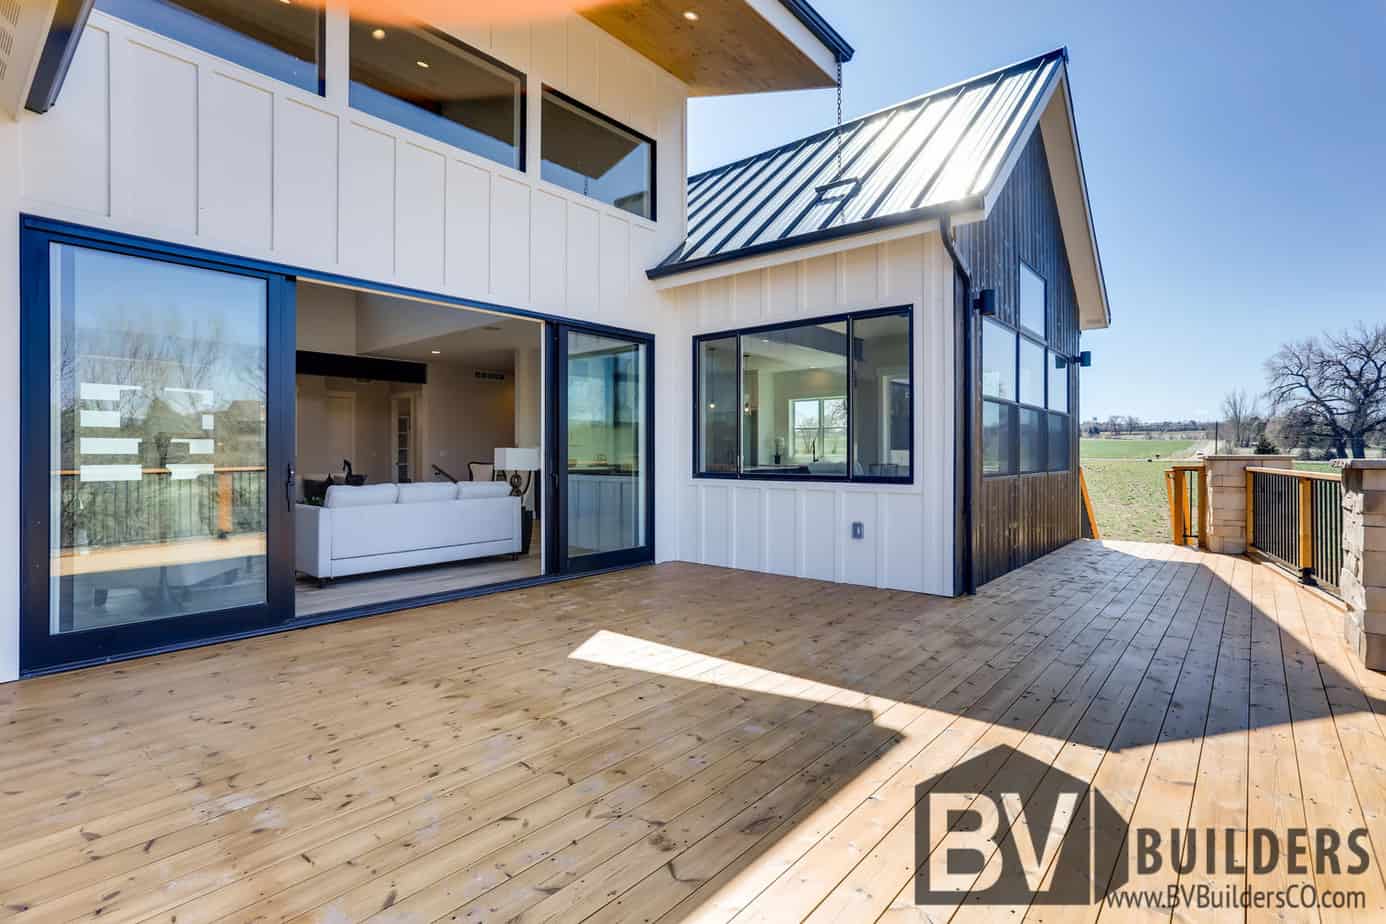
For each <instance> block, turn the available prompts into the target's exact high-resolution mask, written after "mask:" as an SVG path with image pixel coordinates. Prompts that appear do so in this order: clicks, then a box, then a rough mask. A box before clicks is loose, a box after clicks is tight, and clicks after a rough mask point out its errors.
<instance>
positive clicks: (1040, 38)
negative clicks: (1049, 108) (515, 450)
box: [689, 0, 1386, 419]
mask: <svg viewBox="0 0 1386 924" xmlns="http://www.w3.org/2000/svg"><path fill="white" fill-rule="evenodd" d="M815 6H816V8H817V9H818V10H819V12H821V13H822V14H823V15H824V16H825V17H826V18H827V19H828V20H829V21H830V22H832V23H833V25H834V26H835V27H837V29H838V31H840V32H841V33H842V34H843V35H844V36H845V37H846V39H847V40H848V41H849V42H850V43H851V44H852V45H853V46H854V47H855V48H856V49H857V57H856V60H854V61H853V62H852V63H851V64H849V65H847V73H846V78H845V81H844V82H845V86H846V91H845V97H846V101H845V114H846V116H847V118H851V117H852V116H854V115H860V114H863V113H866V112H870V111H872V110H875V109H879V108H881V107H884V106H888V105H890V104H892V103H895V102H898V101H900V100H903V99H906V98H908V97H910V96H914V95H916V94H918V93H921V92H923V91H925V90H928V89H931V88H933V87H937V86H942V85H944V84H947V83H952V82H953V81H956V80H959V79H962V78H964V77H967V76H969V75H971V74H975V73H980V72H982V71H986V70H990V69H992V68H994V67H998V66H1000V65H1003V64H1008V63H1010V62H1012V61H1015V60H1019V59H1022V58H1026V57H1030V56H1031V55H1034V54H1037V53H1040V52H1043V51H1046V50H1049V49H1051V48H1055V47H1057V46H1060V45H1067V46H1068V48H1069V53H1070V76H1071V79H1072V83H1073V96H1074V104H1075V106H1076V109H1077V119H1078V132H1079V136H1080V139H1081V142H1082V145H1083V156H1084V163H1085V165H1086V168H1087V176H1088V186H1089V191H1090V193H1091V196H1092V204H1093V212H1094V214H1095V216H1096V222H1097V234H1098V241H1099V244H1100V246H1101V248H1102V258H1103V265H1104V267H1105V270H1106V275H1107V287H1108V291H1109V293H1110V296H1111V302H1112V311H1113V315H1114V323H1113V327H1112V329H1111V330H1108V331H1099V332H1094V333H1090V334H1086V335H1085V336H1084V338H1083V348H1084V349H1088V350H1092V351H1093V355H1094V367H1093V368H1092V369H1091V370H1088V372H1087V374H1086V377H1085V379H1084V383H1083V409H1082V410H1083V415H1084V416H1085V417H1090V416H1094V415H1095V416H1098V417H1103V418H1105V417H1107V416H1109V415H1111V414H1134V415H1136V416H1139V417H1142V418H1146V419H1160V418H1167V417H1199V418H1211V417H1213V416H1215V415H1216V414H1217V412H1218V408H1219V406H1220V404H1221V399H1222V396H1223V394H1225V393H1226V392H1227V391H1229V390H1231V389H1232V388H1235V387H1245V388H1247V389H1248V390H1249V391H1255V392H1259V391H1261V390H1262V389H1263V388H1264V374H1263V372H1262V364H1263V362H1264V361H1265V359H1266V358H1267V357H1268V356H1270V355H1271V354H1272V353H1274V352H1275V350H1276V348H1277V347H1278V346H1279V344H1280V343H1282V342H1283V341H1286V340H1291V339H1299V338H1303V337H1307V336H1309V335H1311V334H1314V333H1317V332H1319V331H1321V330H1323V329H1325V328H1329V329H1340V328H1343V327H1347V326H1349V325H1351V324H1354V323H1356V322H1358V321H1378V322H1379V321H1383V320H1386V3H1384V2H1382V0H1341V2H1340V0H1333V2H1330V3H1323V4H1316V3H1294V4H1291V3H1284V2H1269V3H1245V2H1242V3H1231V2H1222V0H1204V2H1199V3H1185V2H1173V3H1158V4H1134V3H1112V2H1110V0H1107V2H1081V3H1054V2H1048V0H1044V2H1014V3H999V2H969V3H942V2H936V0H815ZM834 105H835V104H834V101H833V95H832V91H812V92H803V93H785V94H775V95H760V96H748V97H740V98H728V99H714V100H697V101H694V103H693V105H692V107H691V112H690V115H689V123H690V124H689V135H690V150H689V166H690V169H691V170H692V171H693V172H697V171H698V170H701V169H705V168H708V167H712V166H716V165H717V164H720V163H724V162H727V161H729V160H733V159H735V158H737V157H741V156H744V155H747V154H751V153H754V152H756V151H760V150H763V149H766V148H768V147H771V146H773V145H775V144H778V143H780V142H783V141H787V140H790V139H792V138H796V137H800V136H802V135H806V134H809V133H810V132H812V131H815V130H817V129H820V128H823V127H826V126H828V125H831V124H832V120H833V119H834V118H835V113H834Z"/></svg>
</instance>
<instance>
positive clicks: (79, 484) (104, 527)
mask: <svg viewBox="0 0 1386 924" xmlns="http://www.w3.org/2000/svg"><path fill="white" fill-rule="evenodd" d="M58 475H59V477H60V483H61V490H62V511H63V518H62V537H61V538H62V544H63V548H68V549H72V548H101V547H109V546H120V545H130V544H142V543H147V542H163V541H168V540H171V539H193V538H202V537H207V536H222V537H225V536H233V535H237V534H241V533H258V532H264V530H265V510H266V497H265V469H264V468H263V467H251V466H247V467H240V468H217V469H215V470H214V471H213V472H212V474H211V476H210V477H205V476H204V477H198V478H187V479H177V478H174V477H173V473H172V472H171V471H170V470H169V469H166V468H146V469H144V471H143V476H144V477H143V478H141V479H140V480H138V481H106V482H83V481H82V480H81V478H80V473H79V472H77V471H67V470H64V471H61V472H59V473H58Z"/></svg>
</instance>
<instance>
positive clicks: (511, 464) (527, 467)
mask: <svg viewBox="0 0 1386 924" xmlns="http://www.w3.org/2000/svg"><path fill="white" fill-rule="evenodd" d="M496 468H497V469H499V470H500V471H503V472H537V471H539V450H537V449H497V450H496Z"/></svg>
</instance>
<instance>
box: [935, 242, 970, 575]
mask: <svg viewBox="0 0 1386 924" xmlns="http://www.w3.org/2000/svg"><path fill="white" fill-rule="evenodd" d="M939 235H940V236H941V237H942V238H943V249H944V250H946V251H948V256H949V257H950V258H952V260H953V269H954V270H955V271H956V275H955V278H956V277H961V278H962V283H963V311H962V317H961V318H960V319H958V320H959V321H960V322H961V323H962V327H961V339H962V344H961V347H962V348H961V351H960V352H961V354H962V355H961V356H959V357H958V358H957V366H958V399H959V400H958V404H959V406H960V407H961V408H962V410H963V414H962V418H963V419H962V420H961V421H960V424H961V426H960V428H959V430H960V434H961V437H962V439H961V442H962V457H963V460H964V463H965V464H964V466H963V469H962V471H957V472H954V473H953V490H954V492H955V493H956V496H957V501H958V518H959V520H961V523H962V533H963V536H964V538H965V541H964V542H963V543H962V548H960V549H955V554H958V555H961V556H962V561H961V564H962V575H961V578H962V579H961V585H962V586H961V587H959V588H958V590H959V591H960V592H961V593H962V594H963V595H965V596H969V597H971V596H975V595H976V593H977V568H976V565H975V563H974V561H973V548H974V546H975V544H976V543H975V538H974V529H973V527H974V521H975V519H976V515H975V513H974V509H973V508H974V504H973V499H972V487H973V477H972V472H973V467H974V466H973V458H972V457H973V447H974V446H975V445H976V433H975V430H976V421H975V417H976V413H975V410H974V407H973V405H974V404H975V403H976V402H975V401H974V400H973V395H972V379H973V370H972V354H973V352H974V347H973V342H972V339H973V326H974V325H973V323H972V272H971V271H970V270H969V269H968V268H967V261H965V260H964V259H963V258H962V254H960V253H958V250H957V246H956V245H955V244H954V241H953V221H952V218H951V217H950V216H948V215H944V216H943V217H942V218H940V219H939Z"/></svg>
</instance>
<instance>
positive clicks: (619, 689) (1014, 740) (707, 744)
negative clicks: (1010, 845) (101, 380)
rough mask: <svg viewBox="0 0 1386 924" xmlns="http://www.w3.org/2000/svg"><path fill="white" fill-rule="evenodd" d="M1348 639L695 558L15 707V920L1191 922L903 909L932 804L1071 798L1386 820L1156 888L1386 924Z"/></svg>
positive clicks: (1130, 807)
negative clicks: (1354, 871) (1056, 794)
mask: <svg viewBox="0 0 1386 924" xmlns="http://www.w3.org/2000/svg"><path fill="white" fill-rule="evenodd" d="M1341 619H1342V616H1341V613H1338V612H1337V611H1335V610H1334V609H1333V608H1332V606H1331V605H1329V604H1327V603H1325V601H1324V600H1323V598H1321V597H1319V596H1317V595H1314V594H1311V593H1309V592H1306V591H1305V590H1304V589H1302V588H1300V587H1298V586H1297V585H1295V584H1294V583H1292V582H1290V581H1288V580H1286V579H1284V578H1283V577H1281V576H1280V575H1279V574H1278V573H1276V572H1274V571H1273V570H1272V569H1270V568H1269V567H1268V566H1264V565H1257V564H1253V563H1251V562H1248V561H1244V560H1240V559H1231V558H1219V557H1214V556H1210V555H1206V554H1204V553H1200V552H1197V551H1194V550H1189V549H1175V548H1174V547H1172V546H1155V545H1142V544H1139V543H1121V542H1111V543H1091V542H1084V543H1077V544H1075V545H1073V546H1070V547H1069V548H1066V549H1064V550H1061V551H1060V552H1058V553H1055V554H1054V555H1051V556H1049V557H1047V558H1045V559H1042V560H1040V561H1038V562H1036V563H1034V564H1032V565H1030V566H1029V567H1027V568H1024V569H1021V570H1020V571H1018V572H1014V573H1012V574H1010V575H1007V576H1006V577H1004V578H1002V579H1000V580H998V581H996V582H994V583H992V584H991V585H988V586H987V587H986V588H983V591H982V593H980V594H979V595H978V596H977V597H975V598H971V599H965V600H957V601H948V600H939V599H936V598H928V597H923V596H919V595H914V594H907V593H898V592H889V591H877V590H869V589H863V588H857V587H845V586H841V585H833V584H823V583H819V582H814V581H804V580H797V579H793V578H785V577H777V576H769V575H758V574H745V573H741V572H735V571H726V570H719V569H712V568H706V567H701V566H693V565H682V564H673V565H664V566H660V567H657V568H648V569H640V570H636V571H631V572H622V573H619V574H610V575H603V576H599V577H594V578H589V579H585V580H582V581H576V582H571V583H566V584H561V585H552V586H546V587H540V588H531V589H528V590H524V591H517V592H513V593H509V594H501V595H497V596H494V597H488V598H482V599H478V600H472V601H466V602H462V603H457V604H448V605H442V606H434V607H429V608H426V609H421V610H416V611H412V612H408V613H401V614H395V615H391V616H383V617H376V618H372V619H367V620H360V621H357V622H353V623H347V624H340V625H334V626H324V627H318V628H314V629H309V630H304V631H302V632H297V633H291V634H287V635H281V636H274V637H267V638H260V639H252V640H247V641H244V642H236V643H232V644H227V645H221V646H216V647H212V648H206V649H198V650H193V651H185V652H178V653H174V654H168V655H161V656H158V657H153V658H148V659H144V660H140V661H134V662H129V663H125V664H118V665H109V666H106V667H102V668H96V669H93V670H89V671H85V672H81V673H77V674H69V675H62V676H55V677H46V678H41V679H38V680H34V681H24V682H21V683H18V684H13V685H10V686H7V687H4V688H0V716H3V722H4V724H3V725H0V780H3V786H0V825H3V827H4V830H6V831H7V832H8V833H9V837H7V838H5V839H4V840H3V841H0V921H15V922H21V924H22V922H27V921H48V920H64V921H68V920H87V921H103V922H104V921H130V922H135V921H164V922H170V924H171V922H174V921H176V922H178V924H189V922H223V921H225V922H250V921H265V920H298V921H336V922H340V921H357V920H368V919H374V920H377V921H379V922H380V924H385V922H387V921H394V922H398V921H413V920H419V921H424V920H457V921H473V922H475V921H492V920H511V919H514V920H521V921H580V920H589V921H593V922H603V921H605V922H614V921H621V922H624V921H656V920H659V921H668V922H673V921H692V920H697V921H802V920H822V921H829V920H832V921H858V920H874V919H878V918H880V919H887V920H896V919H899V920H908V921H913V920H925V919H927V920H948V919H952V920H955V921H957V922H963V921H971V920H974V919H986V920H990V921H1001V920H1006V921H1014V920H1019V919H1020V918H1022V917H1025V918H1027V919H1029V920H1034V921H1043V922H1046V924H1054V922H1058V921H1083V922H1091V921H1094V920H1099V919H1100V920H1104V921H1105V920H1113V921H1115V920H1120V921H1123V922H1125V921H1128V920H1165V921H1168V920H1169V919H1170V915H1169V913H1168V911H1166V912H1164V913H1163V914H1160V913H1156V912H1146V913H1143V914H1142V913H1137V912H1135V911H1132V910H1130V909H1125V910H1122V911H1121V912H1117V911H1115V910H1113V909H1110V908H1106V907H1104V906H1102V905H1091V906H1083V907H1077V906H1075V907H1061V908H1055V907H1041V906H1035V907H1024V906H1010V907H1000V906H985V905H979V904H977V903H976V902H974V901H971V900H970V899H969V896H968V895H965V894H963V893H959V894H958V895H957V896H956V901H955V902H954V903H953V904H952V905H943V906H938V907H931V908H927V909H920V908H917V907H914V906H913V905H912V904H911V903H912V888H913V876H914V864H915V862H916V857H915V843H914V840H915V838H914V834H915V832H914V830H913V826H914V811H915V804H916V799H917V798H918V797H919V794H918V793H917V792H916V789H915V787H916V786H917V785H918V784H919V783H922V782H924V781H926V780H931V779H942V780H943V781H944V782H942V783H941V784H940V785H944V786H949V787H955V788H956V787H957V786H965V787H970V791H973V792H977V793H983V794H989V795H990V796H995V795H996V794H997V793H999V792H1002V791H1005V792H1015V793H1018V794H1019V795H1020V797H1021V798H1022V800H1023V801H1025V802H1026V803H1027V804H1028V802H1029V801H1031V800H1043V799H1044V798H1046V797H1047V794H1048V793H1049V791H1050V788H1051V787H1052V786H1053V785H1055V784H1054V781H1055V780H1056V779H1057V778H1058V777H1057V776H1056V774H1058V773H1059V772H1064V773H1067V774H1070V775H1072V776H1076V777H1078V778H1079V779H1081V780H1087V781H1090V782H1091V784H1092V785H1093V786H1094V787H1095V788H1096V789H1097V790H1098V791H1100V792H1101V793H1103V794H1104V796H1106V798H1107V799H1108V800H1109V801H1110V802H1111V804H1112V805H1113V807H1114V808H1115V809H1116V811H1117V815H1118V816H1119V817H1118V818H1116V819H1107V820H1106V821H1104V823H1103V825H1102V826H1099V827H1098V828H1097V829H1096V830H1095V832H1094V835H1095V837H1096V838H1097V839H1098V840H1099V842H1101V843H1102V844H1103V845H1105V847H1106V848H1107V849H1104V850H1102V851H1099V855H1100V856H1102V857H1105V858H1108V859H1110V858H1111V857H1112V856H1113V854H1112V852H1111V851H1112V849H1113V848H1115V847H1117V846H1121V845H1124V844H1125V840H1126V839H1127V838H1128V836H1129V827H1128V826H1154V827H1160V828H1169V827H1171V826H1176V825H1177V826H1181V827H1182V826H1186V825H1190V826H1194V827H1203V826H1214V827H1218V828H1231V829H1232V830H1233V831H1234V832H1236V833H1235V834H1234V838H1235V839H1236V840H1237V842H1238V844H1239V845H1240V846H1239V848H1238V849H1239V850H1241V851H1243V853H1244V852H1245V849H1246V842H1247V839H1248V836H1249V835H1248V832H1249V831H1250V830H1253V829H1255V828H1258V827H1261V828H1270V829H1272V830H1283V829H1286V828H1293V827H1303V826H1305V825H1308V826H1310V827H1318V826H1326V827H1333V828H1337V829H1342V830H1348V829H1351V828H1352V827H1355V826H1362V827H1365V828H1367V829H1368V831H1369V832H1370V839H1369V848H1370V850H1371V858H1372V863H1373V869H1372V870H1371V871H1370V875H1366V876H1353V875H1348V874H1346V873H1342V872H1338V871H1335V870H1333V869H1325V870H1320V871H1310V872H1309V873H1306V874H1304V875H1299V876H1296V875H1293V874H1288V873H1286V872H1284V871H1283V870H1280V869H1278V870H1275V871H1273V872H1271V873H1269V874H1258V873H1256V872H1254V871H1253V872H1250V873H1247V874H1233V875H1227V874H1226V873H1222V872H1214V873H1212V874H1209V873H1207V872H1206V871H1200V870H1195V871H1192V872H1190V873H1189V874H1188V875H1187V876H1185V877H1183V878H1182V880H1180V878H1179V877H1178V876H1177V874H1175V873H1173V872H1171V871H1169V870H1165V871H1164V872H1163V873H1162V874H1161V875H1159V876H1155V877H1145V878H1142V879H1141V880H1140V881H1139V885H1140V887H1142V888H1151V887H1155V888H1163V887H1165V886H1167V885H1169V884H1171V883H1174V882H1177V881H1182V882H1184V884H1186V885H1189V884H1199V883H1203V884H1206V885H1209V886H1212V887H1214V888H1218V887H1223V886H1228V885H1234V886H1241V885H1250V886H1253V887H1256V888H1281V887H1284V886H1286V885H1292V884H1302V883H1313V884H1314V885H1316V886H1317V887H1318V888H1320V889H1328V888H1342V889H1348V890H1354V889H1356V890H1365V892H1366V894H1367V902H1368V904H1367V907H1366V908H1365V909H1350V910H1336V909H1332V910H1330V909H1324V910H1323V911H1322V912H1321V913H1320V914H1316V913H1314V912H1310V911H1306V910H1303V909H1299V910H1296V911H1295V912H1293V913H1288V912H1285V911H1283V910H1282V911H1275V910H1271V909H1261V910H1253V911H1252V912H1251V913H1249V914H1248V913H1242V912H1241V911H1238V910H1231V911H1227V910H1224V911H1223V912H1221V913H1220V914H1221V918H1225V919H1228V920H1236V919H1238V918H1245V919H1246V920H1248V921H1264V920H1278V921H1307V920H1320V919H1321V920H1323V921H1324V922H1329V921H1339V920H1347V921H1358V920H1361V921H1365V920H1373V919H1376V918H1379V917H1380V916H1381V915H1382V914H1386V878H1383V871H1382V870H1381V868H1380V866H1378V865H1376V858H1377V857H1378V856H1379V855H1380V851H1381V849H1382V845H1383V844H1386V810H1383V808H1382V806H1383V805H1386V761H1383V760H1382V757H1381V755H1382V754H1383V753H1386V705H1383V704H1386V679H1383V678H1382V676H1381V675H1377V674H1374V673H1372V672H1369V671H1366V670H1365V669H1363V668H1362V667H1361V665H1360V663H1358V662H1357V661H1356V660H1355V656H1354V655H1353V653H1352V652H1351V651H1349V650H1348V649H1347V647H1346V645H1345V643H1344V642H1343V640H1342V632H1341ZM998 749H1001V750H998ZM1007 754H1010V755H1023V758H1022V757H1019V756H1010V757H1007V756H1006V755H1007ZM993 755H999V756H995V757H994V758H993ZM964 767H966V768H967V769H966V772H964V770H963V769H962V768H964ZM964 777H966V778H965V779H964ZM1086 812H1087V809H1086V808H1082V809H1080V811H1079V812H1077V813H1076V814H1075V817H1074V818H1073V819H1065V820H1064V823H1065V824H1068V823H1070V822H1073V824H1072V827H1071V828H1069V829H1068V831H1067V833H1066V834H1065V835H1064V836H1065V837H1067V838H1073V837H1077V836H1078V832H1079V831H1085V830H1087V824H1088V822H1087V818H1086ZM1007 836H1009V835H1007ZM952 838H953V835H952V834H950V833H948V832H940V833H939V834H938V836H937V838H935V839H930V840H928V841H927V842H926V843H927V847H928V849H931V850H934V851H937V850H941V849H942V850H946V849H947V848H948V846H949V844H951V843H953V840H952ZM1000 855H1001V854H1000V852H999V851H997V852H993V854H992V855H991V857H990V858H989V860H988V863H989V864H990V866H989V867H988V869H991V868H995V867H997V866H998V864H999V857H1000ZM1104 862H1105V861H1104ZM985 872H986V871H984V875H985ZM1111 872H1112V870H1111V867H1110V865H1107V866H1104V867H1103V868H1099V869H1097V870H1095V871H1094V874H1095V876H1096V877H1098V879H1099V880H1101V881H1103V882H1105V881H1106V877H1109V876H1110V875H1111ZM1054 873H1055V871H1054V868H1053V867H1052V866H1050V867H1049V868H1047V869H1046V870H1045V871H1044V875H1045V877H1046V879H1045V881H1046V882H1048V881H1052V876H1053V875H1054ZM1001 875H1015V871H1005V872H1003V873H1001ZM1214 918H1219V914H1214V913H1191V912H1188V913H1186V912H1181V913H1180V914H1179V915H1178V919H1179V920H1181V921H1182V920H1212V919H1214Z"/></svg>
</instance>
